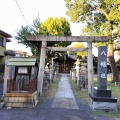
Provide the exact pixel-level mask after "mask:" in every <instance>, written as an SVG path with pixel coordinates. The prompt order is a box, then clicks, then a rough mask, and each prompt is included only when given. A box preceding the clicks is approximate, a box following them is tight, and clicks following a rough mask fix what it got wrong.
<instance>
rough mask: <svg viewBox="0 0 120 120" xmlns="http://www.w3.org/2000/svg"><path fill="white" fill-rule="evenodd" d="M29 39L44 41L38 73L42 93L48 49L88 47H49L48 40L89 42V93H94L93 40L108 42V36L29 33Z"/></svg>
mask: <svg viewBox="0 0 120 120" xmlns="http://www.w3.org/2000/svg"><path fill="white" fill-rule="evenodd" d="M26 37H27V41H31V42H33V41H34V42H35V41H42V45H41V55H40V64H39V73H38V83H37V92H38V95H40V96H41V95H42V86H43V75H44V66H45V54H46V49H48V50H52V51H67V50H71V51H76V50H79V51H85V50H86V49H85V48H84V49H80V48H75V49H74V48H67V47H66V48H65V47H47V41H54V42H55V41H71V42H87V49H88V62H87V63H88V93H92V88H93V56H92V42H108V40H109V37H108V36H44V35H28V36H26Z"/></svg>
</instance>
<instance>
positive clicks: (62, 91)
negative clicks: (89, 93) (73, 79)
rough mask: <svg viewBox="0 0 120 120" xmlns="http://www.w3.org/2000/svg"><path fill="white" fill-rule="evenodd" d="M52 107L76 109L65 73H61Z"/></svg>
mask: <svg viewBox="0 0 120 120" xmlns="http://www.w3.org/2000/svg"><path fill="white" fill-rule="evenodd" d="M52 108H66V109H78V106H77V103H76V100H75V98H74V94H73V92H72V89H71V86H70V83H69V80H68V78H67V75H65V74H62V76H61V79H60V82H59V84H58V89H57V92H56V94H55V98H54V100H53V104H52Z"/></svg>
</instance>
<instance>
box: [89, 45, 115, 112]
mask: <svg viewBox="0 0 120 120" xmlns="http://www.w3.org/2000/svg"><path fill="white" fill-rule="evenodd" d="M97 78H98V82H97V83H98V84H97V87H94V89H93V93H91V94H89V97H90V101H89V102H90V107H91V108H92V109H98V110H103V109H104V110H111V111H117V107H116V103H117V98H113V97H112V92H111V90H109V89H107V46H100V47H99V48H98V74H97Z"/></svg>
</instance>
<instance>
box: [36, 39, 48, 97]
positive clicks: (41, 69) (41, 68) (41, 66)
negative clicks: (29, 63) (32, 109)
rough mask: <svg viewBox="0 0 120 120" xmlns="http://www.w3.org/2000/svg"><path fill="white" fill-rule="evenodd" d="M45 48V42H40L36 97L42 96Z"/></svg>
mask: <svg viewBox="0 0 120 120" xmlns="http://www.w3.org/2000/svg"><path fill="white" fill-rule="evenodd" d="M46 46H47V42H46V41H42V46H41V54H40V64H39V73H38V83H37V92H38V96H42V88H43V77H44V67H45V54H46Z"/></svg>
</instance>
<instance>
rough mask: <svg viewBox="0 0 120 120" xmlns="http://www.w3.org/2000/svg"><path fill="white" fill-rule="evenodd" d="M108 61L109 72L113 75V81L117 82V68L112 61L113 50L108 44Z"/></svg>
mask: <svg viewBox="0 0 120 120" xmlns="http://www.w3.org/2000/svg"><path fill="white" fill-rule="evenodd" d="M108 60H109V63H110V66H111V70H112V73H113V80H114V81H115V82H119V81H120V80H119V72H118V68H117V65H116V63H115V59H114V48H113V43H109V44H108Z"/></svg>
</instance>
